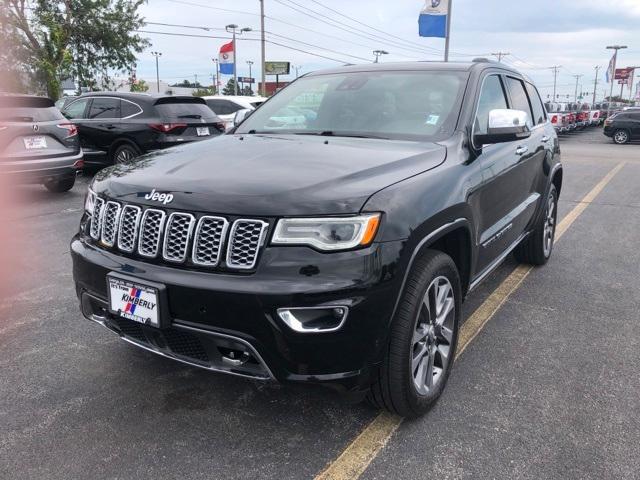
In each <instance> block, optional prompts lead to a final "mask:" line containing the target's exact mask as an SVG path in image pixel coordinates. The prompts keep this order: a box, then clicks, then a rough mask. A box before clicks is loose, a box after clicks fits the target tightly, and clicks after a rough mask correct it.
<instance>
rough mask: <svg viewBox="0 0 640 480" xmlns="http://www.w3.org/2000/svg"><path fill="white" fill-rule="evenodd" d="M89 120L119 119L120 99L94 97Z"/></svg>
mask: <svg viewBox="0 0 640 480" xmlns="http://www.w3.org/2000/svg"><path fill="white" fill-rule="evenodd" d="M89 118H92V119H93V118H97V119H99V118H120V99H119V98H101V97H94V98H93V102H91V108H90V109H89Z"/></svg>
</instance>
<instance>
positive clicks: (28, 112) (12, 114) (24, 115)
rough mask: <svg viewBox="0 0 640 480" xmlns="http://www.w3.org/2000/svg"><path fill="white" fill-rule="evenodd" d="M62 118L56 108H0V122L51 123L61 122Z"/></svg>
mask: <svg viewBox="0 0 640 480" xmlns="http://www.w3.org/2000/svg"><path fill="white" fill-rule="evenodd" d="M62 119H64V117H63V116H62V114H61V113H60V110H58V109H57V108H56V107H47V108H32V107H2V106H0V120H2V121H5V122H28V123H33V122H51V121H55V120H62Z"/></svg>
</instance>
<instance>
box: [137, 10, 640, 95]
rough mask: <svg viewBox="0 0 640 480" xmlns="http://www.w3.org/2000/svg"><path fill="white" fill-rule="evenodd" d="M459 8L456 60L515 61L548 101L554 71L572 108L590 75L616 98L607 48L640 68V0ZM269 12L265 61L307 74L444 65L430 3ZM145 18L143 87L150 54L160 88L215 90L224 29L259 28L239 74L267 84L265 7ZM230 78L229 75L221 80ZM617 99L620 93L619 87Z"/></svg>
mask: <svg viewBox="0 0 640 480" xmlns="http://www.w3.org/2000/svg"><path fill="white" fill-rule="evenodd" d="M452 2H453V4H452V25H451V47H450V49H451V52H453V53H452V56H451V59H452V60H454V61H455V60H458V61H465V60H469V59H472V58H474V57H475V56H483V57H491V54H492V53H495V52H500V51H502V52H508V53H509V55H507V56H506V57H505V58H504V62H505V63H508V64H510V65H512V66H515V67H517V68H519V69H520V70H521V71H522V72H523V73H525V74H526V75H528V76H529V77H530V78H532V79H533V81H534V82H535V83H536V84H537V85H538V88H539V89H540V92H541V94H542V97H543V98H544V99H546V98H547V95H550V94H551V93H552V90H553V71H552V70H550V69H549V68H548V67H551V66H553V65H561V66H562V67H561V68H560V69H559V71H558V79H557V93H559V94H561V95H563V96H566V95H570V97H571V99H573V95H574V92H575V86H576V78H575V77H574V75H582V77H580V78H579V79H578V84H579V91H582V92H590V94H589V96H591V93H592V92H593V86H594V80H595V69H594V67H595V66H600V67H601V69H600V73H599V75H598V84H599V85H598V88H597V93H598V98H602V97H603V96H604V94H605V90H606V94H607V95H608V92H609V85H607V84H606V83H605V73H604V72H605V70H606V68H607V65H608V63H609V59H610V58H611V55H612V51H611V50H606V46H607V45H614V44H620V45H627V46H628V48H627V49H626V50H621V51H620V54H619V57H618V67H619V68H620V67H627V66H638V67H640V0H617V1H615V2H612V1H605V0H536V1H531V0H529V1H523V0H511V1H509V0H482V1H479V0H452ZM264 3H265V14H266V16H267V17H266V24H265V31H266V32H269V33H267V39H268V40H270V42H269V43H267V47H266V51H267V55H266V59H267V60H273V61H289V62H291V63H292V64H293V65H294V66H297V67H298V72H299V74H303V73H306V72H309V71H315V70H320V69H323V68H330V67H334V66H337V65H341V64H344V63H365V62H369V61H372V60H373V53H372V52H373V50H376V49H382V50H386V51H388V52H389V53H388V55H384V56H383V57H382V58H381V60H380V61H382V62H393V61H407V60H440V59H442V56H443V51H444V41H443V40H442V39H438V38H422V37H419V36H418V23H417V21H418V14H419V13H420V9H421V8H422V6H423V4H424V2H423V1H420V0H395V1H388V0H264ZM141 13H142V15H143V16H144V17H145V20H146V21H147V22H148V23H147V25H146V26H145V27H144V28H143V29H142V30H144V31H145V32H164V33H165V34H160V33H143V34H142V35H144V36H146V37H147V38H149V40H150V41H151V44H152V45H151V47H149V48H148V49H147V50H146V51H145V52H143V53H141V54H140V55H139V58H138V64H137V75H138V78H143V79H147V80H155V74H156V71H155V59H154V57H153V56H152V55H151V53H150V52H151V51H160V52H162V56H161V57H160V59H159V64H160V78H161V80H164V81H168V82H170V83H173V82H179V81H181V80H184V79H188V80H194V79H195V78H196V77H195V76H196V75H197V79H198V81H200V82H201V83H203V84H208V85H209V84H211V83H212V80H211V74H212V73H213V71H214V63H213V61H212V58H215V57H217V54H218V53H217V52H218V50H219V48H220V46H221V45H222V44H224V43H226V42H227V41H228V40H226V39H225V38H226V37H228V36H229V34H227V33H226V32H225V30H224V28H225V26H226V25H228V24H232V23H234V24H237V25H238V26H239V27H241V28H242V27H249V28H252V29H253V31H252V32H249V33H244V34H243V35H242V36H239V37H238V43H237V50H238V51H237V62H238V75H240V76H249V68H248V65H247V64H246V61H247V60H249V61H253V62H254V63H253V66H252V75H253V77H258V80H259V79H260V78H259V66H260V42H259V41H257V40H258V39H259V29H260V16H259V13H260V3H259V0H148V3H147V4H146V5H144V6H143V7H142V9H141ZM342 15H344V16H342ZM347 17H350V18H347ZM354 20H355V21H354ZM358 22H359V23H358ZM153 23H164V24H173V25H183V26H182V27H177V26H169V25H156V24H153ZM187 27H205V28H208V29H209V30H205V29H203V28H187ZM166 33H172V34H179V35H193V36H192V37H186V36H175V35H166ZM211 37H225V38H211ZM277 44H281V45H277ZM285 46H288V47H293V48H295V49H297V50H294V49H292V48H286V47H285ZM292 73H293V75H292V76H291V77H290V78H294V77H295V69H293V71H292ZM638 76H639V77H640V69H639V70H638ZM228 78H230V77H225V76H223V77H222V81H223V82H226V81H227V80H228ZM268 80H274V78H272V77H268ZM281 80H287V77H281ZM637 81H640V78H637ZM637 81H636V83H637ZM625 91H626V92H627V93H626V94H625V96H626V95H628V93H629V92H628V90H626V87H625ZM616 92H617V93H618V94H619V92H620V87H619V86H618V85H617V84H616V85H614V94H616Z"/></svg>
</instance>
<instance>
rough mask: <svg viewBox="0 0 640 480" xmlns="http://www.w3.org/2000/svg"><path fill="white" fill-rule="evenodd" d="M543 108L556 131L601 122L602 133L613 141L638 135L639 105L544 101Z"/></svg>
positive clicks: (594, 124) (564, 130)
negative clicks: (602, 126)
mask: <svg viewBox="0 0 640 480" xmlns="http://www.w3.org/2000/svg"><path fill="white" fill-rule="evenodd" d="M545 107H546V109H547V112H548V114H549V115H548V116H549V120H550V121H551V124H552V125H553V127H554V128H555V130H556V132H558V133H567V132H572V131H574V130H582V129H584V128H586V127H592V126H599V125H602V124H604V126H605V128H604V131H603V132H604V134H605V135H607V136H608V137H611V138H612V139H613V141H614V142H615V143H620V144H622V143H627V142H629V141H631V140H632V139H635V138H639V137H640V107H627V106H624V104H620V103H615V102H613V103H611V104H609V103H607V102H602V103H595V104H589V103H572V102H567V103H562V102H561V103H554V102H547V103H545ZM636 117H638V118H636Z"/></svg>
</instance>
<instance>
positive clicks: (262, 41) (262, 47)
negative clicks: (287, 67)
mask: <svg viewBox="0 0 640 480" xmlns="http://www.w3.org/2000/svg"><path fill="white" fill-rule="evenodd" d="M265 44H266V42H265V39H264V0H260V63H261V64H262V65H261V70H262V88H261V92H260V94H261V95H262V96H263V97H266V96H267V86H266V84H265V76H266V71H265V67H264V57H265Z"/></svg>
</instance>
